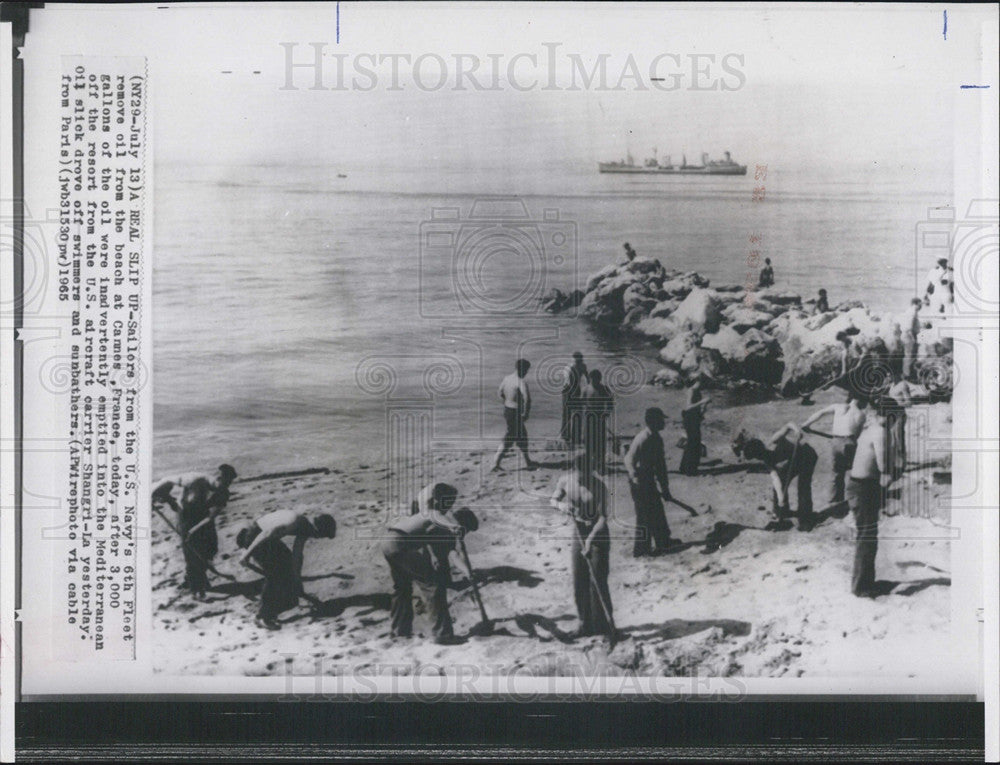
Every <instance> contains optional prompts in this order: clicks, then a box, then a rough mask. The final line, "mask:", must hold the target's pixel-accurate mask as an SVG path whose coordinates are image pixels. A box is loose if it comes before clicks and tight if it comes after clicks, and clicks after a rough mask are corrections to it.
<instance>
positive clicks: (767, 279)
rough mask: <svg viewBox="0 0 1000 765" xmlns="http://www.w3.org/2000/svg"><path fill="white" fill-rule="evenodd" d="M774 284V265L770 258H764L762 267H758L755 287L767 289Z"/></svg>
mask: <svg viewBox="0 0 1000 765" xmlns="http://www.w3.org/2000/svg"><path fill="white" fill-rule="evenodd" d="M773 286H774V267H773V266H772V265H771V259H770V258H764V267H763V268H762V269H760V278H759V280H758V281H757V289H767V288H768V287H773Z"/></svg>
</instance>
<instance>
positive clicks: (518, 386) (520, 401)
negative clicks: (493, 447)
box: [493, 359, 535, 471]
mask: <svg viewBox="0 0 1000 765" xmlns="http://www.w3.org/2000/svg"><path fill="white" fill-rule="evenodd" d="M530 368H531V362H529V361H528V360H527V359H518V360H517V361H516V362H515V364H514V371H513V372H512V373H511V374H509V375H507V376H506V377H505V378H503V381H502V382H501V383H500V389H499V392H498V393H499V396H500V400H501V401H502V402H503V418H504V422H505V423H506V424H507V432H506V433H504V437H503V442H502V443H501V444H500V448H499V449H497V453H496V457H494V458H493V470H494V471H497V470H500V462H501V461H502V460H503V458H504V456H505V455H506V454H507V452H508V451H509V450H510V447H512V446H517V448H518V449H520V450H521V453H522V454H523V455H524V462H525V466H526V467H527V468H528V470H534V468H535V463H534V462H533V461H532V459H531V456H530V455H529V454H528V431H527V429H526V428H525V426H524V423H525V422H527V420H528V417H529V416H530V415H531V393H530V391H529V390H528V382H527V380H525V379H524V378H525V375H527V374H528V370H529V369H530Z"/></svg>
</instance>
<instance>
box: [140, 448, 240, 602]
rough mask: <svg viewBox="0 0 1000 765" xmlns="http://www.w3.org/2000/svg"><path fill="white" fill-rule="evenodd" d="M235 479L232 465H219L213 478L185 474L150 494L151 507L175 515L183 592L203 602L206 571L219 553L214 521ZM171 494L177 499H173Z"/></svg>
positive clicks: (205, 588) (206, 582)
mask: <svg viewBox="0 0 1000 765" xmlns="http://www.w3.org/2000/svg"><path fill="white" fill-rule="evenodd" d="M235 478H236V471H235V470H234V469H233V466H232V465H227V464H223V465H219V469H218V470H217V471H216V472H215V475H213V476H206V475H199V474H187V475H183V476H180V477H178V478H175V479H172V480H165V481H160V482H159V483H158V484H157V486H156V488H155V489H154V490H153V497H152V499H153V505H154V507H155V506H156V505H157V504H158V503H162V504H166V505H169V506H170V507H171V508H172V509H173V510H174V512H176V513H177V531H178V532H179V533H180V535H181V551H182V552H183V555H184V582H183V584H182V585H181V587H183V588H187V589H189V590H191V592H192V594H193V595H194V596H195V598H197V599H198V600H203V599H204V597H205V592H206V591H207V590H208V587H209V582H208V569H209V567H210V565H211V563H212V558H214V557H215V555H216V553H218V552H219V536H218V533H217V532H216V530H215V518H216V516H217V515H218V514H219V513H220V512H222V510H223V509H224V508H225V507H226V504H227V503H228V502H229V485H230V484H231V483H232V482H233V480H234V479H235ZM175 493H176V495H177V496H175Z"/></svg>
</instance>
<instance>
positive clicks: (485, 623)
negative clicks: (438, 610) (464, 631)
mask: <svg viewBox="0 0 1000 765" xmlns="http://www.w3.org/2000/svg"><path fill="white" fill-rule="evenodd" d="M458 546H459V547H460V548H461V550H462V558H464V559H465V566H466V568H468V569H469V581H470V582H472V595H473V597H475V599H476V605H478V606H479V613H480V615H481V616H482V617H483V620H482V621H481V622H480V623H479V624H476V625H474V626H473V627H472V629H470V630H469V634H470V635H479V636H485V635H492V634H493V622H492V621H490V618H489V617H488V616H487V615H486V608H485V607H484V606H483V599H482V597H481V596H480V595H479V585H478V584H476V572H475V569H473V568H472V561H470V560H469V551H468V550H466V549H465V540H464V539H461V538H460V539H459V540H458Z"/></svg>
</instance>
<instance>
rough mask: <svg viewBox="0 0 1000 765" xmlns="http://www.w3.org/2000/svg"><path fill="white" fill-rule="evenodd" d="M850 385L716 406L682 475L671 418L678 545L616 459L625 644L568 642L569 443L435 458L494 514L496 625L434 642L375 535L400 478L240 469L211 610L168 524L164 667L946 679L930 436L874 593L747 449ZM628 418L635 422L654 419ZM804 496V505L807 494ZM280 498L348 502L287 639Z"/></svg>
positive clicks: (617, 608) (157, 615)
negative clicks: (407, 610)
mask: <svg viewBox="0 0 1000 765" xmlns="http://www.w3.org/2000/svg"><path fill="white" fill-rule="evenodd" d="M641 395H642V396H646V397H648V405H650V406H652V405H657V404H662V401H663V393H662V391H659V390H658V389H656V388H654V387H651V386H647V388H646V389H644V391H643V393H642V394H641ZM839 396H840V394H839V393H838V392H835V391H829V392H827V393H825V394H821V395H818V396H817V397H816V402H815V404H814V406H812V407H807V406H803V405H801V404H800V403H799V402H798V400H794V401H775V402H768V403H763V404H753V405H748V406H741V407H733V408H726V409H719V408H715V407H711V408H709V410H708V413H707V416H706V420H705V422H704V424H703V439H704V442H705V444H706V446H707V449H708V457H707V460H706V461H703V466H702V473H701V475H699V476H697V477H688V476H682V475H680V474H678V473H676V472H675V471H676V469H677V466H678V463H679V461H680V456H681V450H680V449H678V448H676V446H675V444H676V443H677V440H678V438H679V436H680V435H681V434H682V430H681V429H680V425H679V423H678V422H677V419H679V414H677V413H675V412H672V411H668V416H670V417H671V421H668V425H667V428H666V430H665V431H664V433H663V437H664V443H665V445H666V447H667V459H668V466H669V468H670V469H671V474H670V484H671V491H672V493H673V494H674V496H676V497H677V498H678V499H680V500H682V501H683V502H685V503H687V504H689V505H691V506H693V507H694V508H695V509H696V510H697V512H698V516H697V517H690V516H689V515H688V514H687V513H686V512H684V511H683V510H682V509H680V508H678V507H677V506H676V505H673V504H668V505H667V518H668V521H669V524H670V527H671V529H672V532H673V535H674V536H675V537H677V538H679V539H680V540H682V541H683V542H684V543H685V544H684V545H683V546H682V547H681V548H680V549H678V550H677V551H676V552H672V553H671V554H668V555H663V556H659V557H656V558H642V559H634V558H632V557H631V524H632V522H633V520H634V514H633V508H632V503H631V499H630V497H629V492H628V486H627V481H626V477H625V473H624V470H623V468H622V466H621V461H620V458H619V457H617V456H615V457H612V458H611V464H610V466H609V475H607V476H606V480H607V482H608V486H609V489H610V490H611V492H612V498H611V501H610V503H611V507H610V509H609V512H610V515H611V523H612V526H611V528H612V535H613V536H612V548H611V575H610V590H611V596H612V601H613V606H614V616H615V620H616V622H617V625H618V627H619V629H620V630H621V631H622V632H623V633H624V636H625V639H624V640H623V641H622V642H621V643H620V644H619V645H618V646H617V647H616V648H615V649H614V650H613V651H610V652H609V650H608V646H607V644H606V642H605V640H604V639H603V638H599V637H594V638H585V639H578V640H575V641H573V640H570V639H569V637H568V633H569V632H571V631H572V630H573V629H574V628H575V627H576V623H577V622H576V613H575V608H574V604H573V596H572V582H571V578H570V568H569V567H570V559H569V541H570V534H571V533H572V531H571V529H570V527H569V526H568V525H567V522H566V521H565V520H564V519H563V518H562V517H561V516H560V515H559V514H558V513H557V512H556V511H555V510H553V509H551V508H550V507H549V506H548V497H549V496H550V495H551V493H552V491H553V489H554V486H555V483H556V480H557V478H558V477H559V475H560V474H561V472H562V467H563V466H564V465H565V461H566V458H567V454H566V452H565V451H555V450H552V451H538V452H536V454H535V455H534V456H535V458H536V459H537V460H539V461H540V462H542V463H543V464H542V466H541V467H540V468H539V469H538V470H536V471H526V470H521V469H519V467H520V464H521V463H520V455H519V454H517V453H515V452H512V453H511V454H510V455H509V456H508V457H507V459H506V461H505V465H504V466H505V470H504V471H503V472H500V473H490V472H489V466H490V462H491V458H492V450H489V451H479V450H477V451H471V452H464V453H462V452H449V453H447V454H440V455H436V456H435V458H434V471H435V478H436V479H437V480H445V481H448V482H450V483H454V484H455V485H457V486H458V487H459V489H460V491H461V497H460V499H459V504H460V505H468V506H470V507H471V508H472V509H473V510H474V511H475V512H476V514H477V515H478V516H479V519H480V530H479V531H478V532H477V533H474V534H470V535H469V537H468V540H467V544H468V550H469V554H470V556H471V559H472V562H473V565H474V566H475V567H476V569H477V571H478V572H479V577H480V578H479V584H480V590H481V592H482V596H483V599H484V602H485V606H486V610H487V613H488V615H489V617H490V618H491V619H493V620H494V623H495V632H494V634H493V635H491V636H488V637H477V636H472V637H469V638H468V640H467V641H466V642H465V643H463V644H461V645H455V646H439V645H436V644H434V643H433V642H432V641H431V640H430V639H429V634H430V630H429V624H428V623H427V621H426V618H425V616H424V615H423V614H422V613H421V609H420V604H419V600H418V604H417V609H418V610H417V616H416V620H415V623H414V637H413V638H410V639H402V640H399V639H395V640H394V639H391V638H390V637H389V636H388V632H389V598H390V593H391V581H390V578H389V571H388V567H387V565H386V563H385V560H384V559H383V558H382V556H381V554H380V553H379V551H378V537H379V536H380V529H382V528H384V527H385V525H386V522H387V520H388V518H390V516H391V513H395V512H399V509H398V508H387V507H386V506H385V502H384V498H385V496H386V485H387V484H386V481H387V469H386V468H385V467H384V466H380V465H375V464H372V465H366V464H357V463H355V464H330V465H329V466H328V471H324V470H318V471H315V472H300V473H299V474H298V475H289V474H283V475H272V476H258V477H255V478H252V479H250V480H247V479H240V480H237V482H236V483H235V484H234V485H233V487H232V489H233V496H232V499H231V501H230V504H229V506H228V507H227V509H226V510H225V511H224V513H223V514H222V515H221V516H220V518H219V522H218V530H219V548H220V555H219V556H217V557H216V559H215V565H216V566H217V567H218V568H219V569H220V570H221V571H225V572H228V573H231V574H235V575H236V576H237V577H238V579H239V580H241V582H242V583H240V582H237V583H233V582H227V581H226V580H224V579H221V578H219V577H216V576H214V575H213V576H212V581H213V584H214V585H215V588H214V589H213V590H212V591H210V592H209V594H208V598H207V600H206V601H204V602H198V601H196V600H194V599H193V598H192V597H191V596H190V595H189V594H188V593H187V592H185V591H183V590H180V589H179V584H180V582H181V580H182V579H183V562H182V559H181V555H180V546H179V542H178V540H177V538H176V535H175V534H174V532H172V531H171V530H170V529H169V528H168V527H167V525H166V524H165V523H164V522H163V520H162V519H160V518H159V517H158V516H156V515H154V517H153V529H152V580H153V613H154V633H155V639H156V643H157V646H156V653H155V656H156V658H155V666H156V668H157V670H158V671H161V672H165V673H170V674H181V675H184V674H196V675H202V674H215V675H280V674H284V672H285V658H284V657H285V655H287V654H295V655H296V656H297V657H300V658H299V659H298V660H297V661H296V664H295V667H296V670H295V671H296V672H298V671H301V672H302V673H311V672H312V671H313V667H314V661H315V660H317V659H323V661H324V662H325V664H326V665H331V666H332V665H333V664H339V665H348V666H351V667H353V668H354V669H355V670H358V669H365V668H367V669H368V670H369V671H372V669H377V668H378V666H379V665H389V664H391V665H396V669H395V670H394V671H396V672H401V673H403V674H406V673H407V672H411V671H419V670H420V668H421V667H425V666H427V665H435V666H439V667H445V668H446V669H445V671H447V667H448V666H455V665H463V664H464V665H468V664H474V665H477V666H479V667H482V668H483V671H484V672H485V671H488V669H487V668H489V667H502V668H503V669H502V670H500V671H502V672H509V671H512V670H516V669H518V668H529V670H530V671H531V672H533V673H535V674H538V675H572V674H580V673H581V672H582V673H584V674H621V673H624V672H635V673H636V674H639V675H657V676H664V675H665V676H690V675H698V676H742V677H846V676H859V675H868V676H877V677H899V678H905V677H921V676H924V675H926V674H932V673H934V671H935V667H934V662H933V661H932V660H931V658H932V657H933V656H934V655H935V654H938V653H939V652H940V651H944V650H946V649H945V646H946V643H947V639H948V633H949V629H950V621H949V618H950V617H949V614H950V587H951V578H950V577H951V575H950V557H949V556H950V549H949V548H950V545H949V542H948V529H947V528H946V525H947V523H948V520H949V519H948V516H947V512H948V511H947V509H939V508H938V504H939V502H940V501H941V500H947V498H948V496H949V494H950V486H949V484H948V480H949V479H950V465H948V464H940V463H931V462H927V461H926V460H922V459H921V457H920V454H919V443H918V441H919V439H918V437H917V433H916V432H915V431H916V428H915V427H911V428H910V430H909V433H908V436H909V438H908V440H909V451H908V453H909V455H910V459H911V465H910V468H909V470H908V472H906V473H905V474H904V476H903V477H902V478H901V479H900V480H899V481H898V482H896V483H895V484H894V485H893V489H894V491H893V492H891V494H890V500H889V502H888V504H887V507H886V509H885V510H884V511H883V516H882V519H881V522H880V528H879V532H880V539H879V550H878V558H877V562H876V574H877V578H878V580H880V583H881V585H880V586H881V587H882V589H883V591H884V592H885V594H884V595H882V596H880V597H878V598H875V599H860V598H856V597H854V596H852V595H851V593H850V572H851V565H852V559H853V553H854V541H853V540H854V523H853V519H852V517H851V516H850V515H847V516H846V517H843V518H841V517H836V516H831V515H829V514H825V515H824V517H823V519H822V521H821V523H820V524H819V525H818V526H817V527H816V528H815V529H813V530H812V531H810V532H808V533H806V532H800V531H798V530H796V529H794V528H792V529H789V530H786V531H768V530H764V527H765V526H766V525H767V523H768V522H769V521H770V520H771V514H770V481H769V478H768V476H767V474H766V473H765V472H763V471H762V468H760V467H750V469H749V470H748V469H747V467H748V465H747V464H745V463H739V462H738V461H737V460H736V459H735V457H734V455H733V454H732V451H731V450H730V447H729V443H730V440H731V438H732V436H733V435H734V434H735V433H736V432H737V431H738V430H739V429H740V428H741V427H743V428H746V429H747V430H748V431H749V432H750V433H751V434H754V435H767V434H770V433H772V432H773V431H774V430H775V429H777V428H778V427H779V426H780V425H782V424H784V423H785V422H788V421H790V420H792V421H795V422H798V423H801V422H802V421H803V420H804V419H805V418H806V417H808V416H809V414H810V413H811V412H813V411H816V407H820V406H823V405H825V404H828V403H831V402H833V401H835V400H839V398H838V397H839ZM950 412H951V409H950V405H948V404H934V405H921V406H916V407H913V408H911V409H910V410H909V415H910V423H911V425H913V424H914V423H916V422H917V421H922V422H925V423H926V427H927V432H926V434H925V437H933V436H938V437H942V436H947V435H948V434H950V431H951V417H950ZM821 424H822V423H821ZM630 425H631V427H632V432H633V433H634V432H637V431H638V427H639V426H638V423H637V422H636V423H630ZM529 433H530V423H529ZM500 435H501V433H500V432H499V431H498V432H497V433H496V436H497V438H498V439H499V437H500ZM807 439H808V441H809V443H811V444H812V445H813V447H814V448H815V449H816V450H817V452H818V453H819V464H818V466H817V471H816V474H815V476H814V479H813V496H814V503H815V507H816V509H817V510H821V509H822V508H823V507H824V505H825V504H826V500H827V496H828V491H829V488H828V487H829V483H830V469H831V457H830V447H829V444H830V442H829V441H828V440H827V439H823V438H819V437H814V436H807ZM914 461H915V462H916V464H914ZM192 467H194V466H192ZM312 467H316V466H308V465H303V466H302V470H303V471H308V469H309V468H312ZM238 468H239V465H237V469H238ZM390 477H391V476H390ZM791 495H792V505H793V507H794V506H795V491H794V486H793V488H792V491H791ZM279 508H292V509H295V510H297V511H301V512H307V513H309V512H318V511H327V512H332V513H333V514H334V515H335V517H336V519H337V523H338V536H337V538H336V539H333V540H311V541H309V542H308V543H307V544H306V555H305V567H304V570H303V578H304V580H305V588H306V590H307V591H308V592H309V593H311V594H313V595H315V596H317V597H318V598H320V599H321V600H322V601H323V603H324V605H323V607H322V608H321V609H320V610H319V612H316V613H313V612H311V610H310V609H309V608H308V607H307V606H306V605H304V602H303V605H300V606H299V607H298V608H296V609H293V610H291V611H287V612H285V613H284V614H283V615H282V617H281V621H282V629H281V630H280V631H276V632H269V631H266V630H263V629H261V628H258V627H257V626H255V624H254V619H253V617H254V614H255V612H256V608H257V604H256V602H255V597H256V594H257V592H258V591H259V588H260V580H259V578H258V577H257V575H256V574H253V573H252V572H249V571H247V570H246V569H243V568H242V567H241V566H239V565H238V564H237V562H236V557H237V553H238V550H237V547H236V542H235V537H236V534H237V532H238V531H239V529H240V528H241V527H242V526H244V525H245V524H246V523H248V522H249V521H251V520H252V519H254V518H256V517H257V516H259V515H261V514H263V513H266V512H269V511H272V510H276V509H279ZM719 523H723V524H725V526H723V527H722V531H721V533H718V534H717V535H713V537H712V538H711V539H715V538H716V536H717V538H718V541H719V542H720V543H721V544H720V545H719V546H716V545H707V544H706V538H707V537H708V535H709V534H710V533H711V532H712V531H713V529H715V528H716V526H717V524H719ZM455 579H456V581H457V586H456V588H455V589H452V590H450V591H449V600H450V604H451V606H450V608H451V613H452V617H453V619H454V621H455V631H456V633H457V634H458V635H466V634H467V633H468V632H469V630H470V629H471V628H472V627H473V626H474V625H476V624H477V623H479V621H480V615H479V611H478V609H477V607H476V605H475V602H474V600H473V597H472V592H471V588H469V587H468V585H467V584H466V583H465V582H464V580H463V579H462V577H461V576H460V575H459V574H458V573H457V570H456V573H455Z"/></svg>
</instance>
